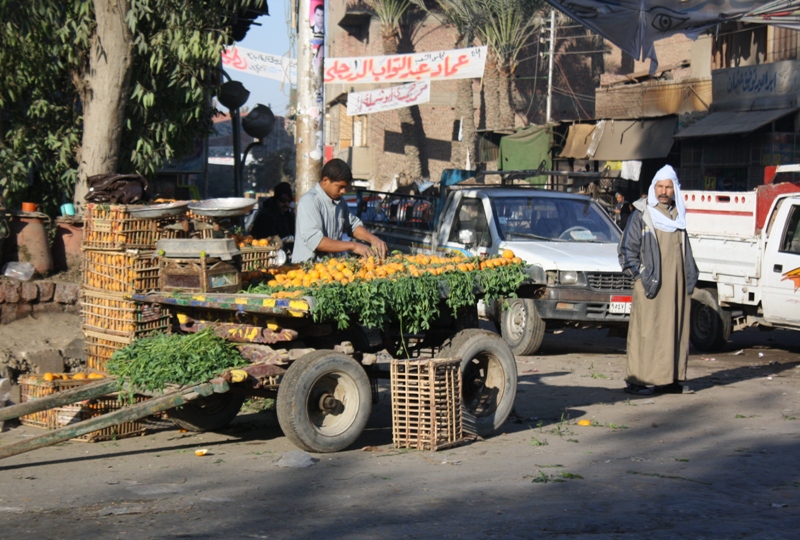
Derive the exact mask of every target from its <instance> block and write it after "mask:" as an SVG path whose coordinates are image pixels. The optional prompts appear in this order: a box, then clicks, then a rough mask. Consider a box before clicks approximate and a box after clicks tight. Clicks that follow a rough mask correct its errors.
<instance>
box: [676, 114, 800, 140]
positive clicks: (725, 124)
mask: <svg viewBox="0 0 800 540" xmlns="http://www.w3.org/2000/svg"><path fill="white" fill-rule="evenodd" d="M796 111H797V108H790V109H770V110H766V111H740V112H735V111H719V112H714V113H711V114H709V115H708V116H706V117H705V118H703V119H702V120H700V121H699V122H697V123H695V124H693V125H691V126H689V127H687V128H686V129H684V130H682V131H680V132H679V133H678V134H677V135H675V138H676V139H685V138H688V137H713V136H718V135H732V134H736V133H750V132H752V131H755V130H757V129H758V128H760V127H762V126H765V125H767V124H769V123H770V122H774V121H775V120H778V119H780V118H783V117H784V116H786V115H787V114H791V113H793V112H796Z"/></svg>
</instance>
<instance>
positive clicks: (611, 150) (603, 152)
mask: <svg viewBox="0 0 800 540" xmlns="http://www.w3.org/2000/svg"><path fill="white" fill-rule="evenodd" d="M677 124H678V118H677V117H676V116H668V117H665V118H654V119H649V120H606V122H605V127H604V129H603V136H602V138H601V139H600V144H599V145H597V152H595V153H594V155H593V156H591V159H594V160H598V161H631V160H642V159H658V158H665V157H667V155H668V154H669V151H670V149H671V148H672V143H673V141H672V137H673V135H674V134H675V127H676V126H677Z"/></svg>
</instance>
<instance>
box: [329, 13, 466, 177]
mask: <svg viewBox="0 0 800 540" xmlns="http://www.w3.org/2000/svg"><path fill="white" fill-rule="evenodd" d="M327 19H328V34H327V37H326V46H327V47H328V53H327V54H328V55H329V56H331V57H347V56H381V55H383V46H382V42H381V28H380V23H379V21H378V19H377V18H376V17H374V16H371V13H370V12H369V11H368V10H367V8H366V7H365V6H363V5H360V4H354V3H353V2H352V0H351V1H350V2H348V1H347V0H330V1H329V3H328V13H327ZM408 26H409V27H411V28H412V31H411V32H410V33H409V32H407V33H406V35H404V37H403V39H402V40H401V44H400V52H401V53H413V52H423V51H438V50H447V49H454V48H456V47H455V38H454V35H453V32H452V31H451V30H450V29H449V28H446V27H443V26H441V24H440V22H439V21H438V20H436V19H435V18H433V17H429V16H424V15H422V14H420V15H419V16H417V18H416V19H413V21H412V24H410V25H408ZM384 86H391V85H369V84H359V85H352V86H346V85H342V84H328V85H326V86H325V96H326V100H327V111H326V116H325V144H326V146H327V147H328V149H327V151H328V155H329V156H331V157H338V158H341V159H344V160H345V161H347V162H348V163H349V164H350V166H351V167H352V169H353V175H354V177H355V178H359V179H364V180H368V181H369V183H370V187H371V188H373V189H388V188H389V186H390V185H391V183H392V180H393V179H394V178H395V177H397V176H398V175H401V174H402V175H407V171H408V167H407V159H406V156H405V153H404V143H403V135H402V127H401V125H400V120H399V116H398V112H397V111H396V110H392V111H384V112H379V113H373V114H369V115H361V116H353V117H351V116H347V93H348V92H350V91H357V92H360V91H365V90H371V89H374V88H381V87H384ZM455 100H456V83H455V82H454V81H433V82H432V85H431V97H430V101H429V102H428V103H426V104H424V105H419V106H416V107H412V111H411V112H412V116H413V118H414V120H415V123H416V129H417V130H418V131H417V133H418V137H419V139H420V140H421V142H422V144H421V154H422V155H421V161H422V176H423V177H424V178H430V179H433V180H438V179H439V177H440V176H441V172H442V170H443V169H445V168H447V167H452V166H453V164H451V157H452V149H453V142H454V141H457V140H458V139H457V136H458V125H457V123H456V118H455V105H456V101H455ZM463 165H464V164H461V166H463ZM406 180H407V181H410V180H413V179H411V178H408V179H406ZM401 183H402V180H401Z"/></svg>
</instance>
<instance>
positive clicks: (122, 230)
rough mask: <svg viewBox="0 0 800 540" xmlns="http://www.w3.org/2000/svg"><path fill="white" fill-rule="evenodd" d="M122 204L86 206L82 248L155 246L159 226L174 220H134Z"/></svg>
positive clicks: (158, 237) (158, 236) (116, 249)
mask: <svg viewBox="0 0 800 540" xmlns="http://www.w3.org/2000/svg"><path fill="white" fill-rule="evenodd" d="M128 208H129V206H127V205H124V204H112V205H109V204H96V203H90V204H87V205H86V211H85V214H84V225H83V244H82V247H84V248H89V249H99V250H113V251H119V250H123V249H150V250H152V249H155V246H156V242H157V241H158V240H159V239H160V238H161V236H162V233H163V231H162V226H163V225H164V224H169V223H174V222H175V219H174V218H168V219H134V218H133V217H131V214H130V212H128Z"/></svg>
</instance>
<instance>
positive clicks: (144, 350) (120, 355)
mask: <svg viewBox="0 0 800 540" xmlns="http://www.w3.org/2000/svg"><path fill="white" fill-rule="evenodd" d="M246 364H247V361H246V360H244V359H243V358H242V356H241V355H240V354H239V351H238V350H237V349H236V347H235V346H234V345H233V344H231V343H228V342H227V341H225V340H224V339H222V338H220V337H217V336H216V335H215V334H214V333H213V332H212V331H211V330H210V329H206V330H203V331H201V332H197V333H196V334H188V335H184V334H155V335H153V336H149V337H146V338H142V339H137V340H136V341H134V342H133V343H131V344H130V345H128V346H127V347H125V348H124V349H120V350H118V351H116V352H115V353H114V356H112V357H111V359H110V360H109V361H108V363H107V364H106V369H107V370H108V372H109V373H110V374H111V375H115V376H117V377H119V380H120V385H121V384H122V383H124V382H128V383H130V386H131V387H132V389H131V392H133V391H134V389H138V390H145V391H160V390H163V389H164V388H165V387H166V386H167V385H168V384H177V385H181V386H183V385H190V384H198V383H202V382H206V381H208V380H210V379H213V378H214V377H216V376H218V375H220V374H221V373H222V372H223V371H225V370H226V369H230V368H235V367H239V366H243V365H246Z"/></svg>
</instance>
